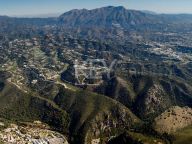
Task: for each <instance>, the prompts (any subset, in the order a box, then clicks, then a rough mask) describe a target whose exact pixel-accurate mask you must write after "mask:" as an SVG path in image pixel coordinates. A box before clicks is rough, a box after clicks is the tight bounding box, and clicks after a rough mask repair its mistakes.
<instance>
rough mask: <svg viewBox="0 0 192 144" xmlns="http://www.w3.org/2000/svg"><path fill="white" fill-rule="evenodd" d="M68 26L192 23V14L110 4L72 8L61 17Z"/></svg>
mask: <svg viewBox="0 0 192 144" xmlns="http://www.w3.org/2000/svg"><path fill="white" fill-rule="evenodd" d="M59 22H60V24H63V25H64V26H66V27H105V28H106V27H107V28H110V27H113V26H118V27H122V28H130V27H135V26H138V25H139V26H140V25H143V26H145V25H157V24H160V25H165V24H172V23H192V15H190V14H178V15H176V14H156V13H152V12H148V11H137V10H128V9H126V8H124V7H122V6H119V7H114V6H108V7H103V8H97V9H93V10H87V9H81V10H77V9H75V10H71V11H69V12H66V13H64V14H62V15H61V16H60V17H59Z"/></svg>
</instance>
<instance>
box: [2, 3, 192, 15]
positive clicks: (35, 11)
mask: <svg viewBox="0 0 192 144" xmlns="http://www.w3.org/2000/svg"><path fill="white" fill-rule="evenodd" d="M0 4H1V5H0V15H7V16H46V15H47V16H49V15H53V16H54V15H55V16H57V15H59V14H62V13H64V12H67V11H69V10H72V9H83V8H86V9H94V8H99V7H105V6H124V7H125V8H127V9H135V10H148V11H153V12H157V13H171V14H173V13H177V14H178V13H192V9H191V5H192V1H191V0H185V1H181V0H174V1H173V0H161V1H155V0H143V1H140V0H110V2H109V1H108V0H97V1H93V0H82V1H77V0H71V1H70V2H69V1H67V0H56V1H52V0H41V1H39V0H33V1H26V0H17V1H13V0H9V1H7V0H0Z"/></svg>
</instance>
